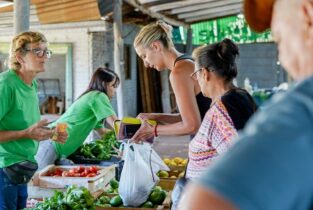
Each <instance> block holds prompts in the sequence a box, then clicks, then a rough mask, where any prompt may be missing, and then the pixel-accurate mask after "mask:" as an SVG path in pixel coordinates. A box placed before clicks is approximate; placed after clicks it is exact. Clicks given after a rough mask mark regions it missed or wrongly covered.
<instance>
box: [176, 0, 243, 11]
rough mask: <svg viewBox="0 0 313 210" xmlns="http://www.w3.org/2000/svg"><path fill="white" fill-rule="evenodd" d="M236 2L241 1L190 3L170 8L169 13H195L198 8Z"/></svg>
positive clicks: (220, 0)
mask: <svg viewBox="0 0 313 210" xmlns="http://www.w3.org/2000/svg"><path fill="white" fill-rule="evenodd" d="M236 3H242V0H217V1H214V2H208V3H203V4H197V5H190V6H187V7H181V8H177V9H172V10H171V11H170V13H171V14H180V13H187V12H195V13H197V11H198V10H203V9H210V8H212V7H218V6H223V5H227V4H236Z"/></svg>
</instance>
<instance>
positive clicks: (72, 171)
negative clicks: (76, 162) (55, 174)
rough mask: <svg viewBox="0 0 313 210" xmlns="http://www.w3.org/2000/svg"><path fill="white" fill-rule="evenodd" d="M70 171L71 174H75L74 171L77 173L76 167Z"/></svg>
mask: <svg viewBox="0 0 313 210" xmlns="http://www.w3.org/2000/svg"><path fill="white" fill-rule="evenodd" d="M68 172H69V173H71V174H74V173H76V170H75V169H74V168H72V169H70V170H69V171H68Z"/></svg>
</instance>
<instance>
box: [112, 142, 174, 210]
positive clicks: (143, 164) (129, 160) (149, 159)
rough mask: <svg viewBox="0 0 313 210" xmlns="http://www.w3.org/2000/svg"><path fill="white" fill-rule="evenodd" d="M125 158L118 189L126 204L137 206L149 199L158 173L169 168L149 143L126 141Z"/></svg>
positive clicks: (157, 178)
mask: <svg viewBox="0 0 313 210" xmlns="http://www.w3.org/2000/svg"><path fill="white" fill-rule="evenodd" d="M123 159H124V166H123V170H122V174H121V178H120V184H119V189H118V191H119V194H120V196H121V198H122V200H123V203H124V205H125V206H133V207H137V206H140V205H141V204H143V203H144V202H145V201H146V200H147V199H148V196H149V194H150V192H151V190H152V188H153V187H154V186H155V185H156V183H158V181H159V177H158V176H157V175H156V173H157V172H158V171H159V170H169V168H168V167H167V166H166V165H165V164H164V162H163V161H162V159H161V158H160V157H159V156H158V154H157V153H156V152H155V151H154V150H153V149H152V148H151V145H150V144H148V143H143V144H135V143H129V142H128V143H124V151H123Z"/></svg>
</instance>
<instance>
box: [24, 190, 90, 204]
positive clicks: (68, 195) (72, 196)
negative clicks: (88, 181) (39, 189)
mask: <svg viewBox="0 0 313 210" xmlns="http://www.w3.org/2000/svg"><path fill="white" fill-rule="evenodd" d="M94 209H95V206H94V198H93V197H92V195H91V194H90V192H89V191H88V190H87V189H86V188H84V187H79V188H78V187H76V186H75V185H73V186H70V187H69V188H67V190H66V192H64V193H63V192H59V191H55V193H54V195H53V196H52V197H51V198H48V199H46V200H45V201H44V202H43V203H38V204H37V206H36V207H35V208H28V209H24V210H94Z"/></svg>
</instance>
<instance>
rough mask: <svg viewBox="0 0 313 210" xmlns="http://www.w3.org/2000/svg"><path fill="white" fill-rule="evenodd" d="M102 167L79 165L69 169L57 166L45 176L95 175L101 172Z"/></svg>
mask: <svg viewBox="0 0 313 210" xmlns="http://www.w3.org/2000/svg"><path fill="white" fill-rule="evenodd" d="M99 171H100V168H98V167H97V166H86V167H84V166H77V167H75V168H71V169H69V170H66V169H61V168H55V169H54V170H52V171H48V172H47V173H46V174H45V176H53V177H59V176H61V177H94V176H97V175H98V174H99Z"/></svg>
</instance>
